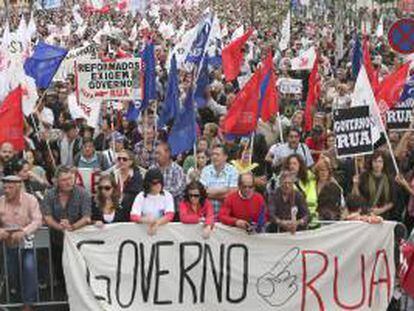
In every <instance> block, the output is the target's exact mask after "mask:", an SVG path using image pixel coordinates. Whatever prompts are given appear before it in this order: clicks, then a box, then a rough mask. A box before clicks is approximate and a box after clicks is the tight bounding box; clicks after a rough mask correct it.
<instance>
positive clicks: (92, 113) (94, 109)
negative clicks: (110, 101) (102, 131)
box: [68, 93, 101, 128]
mask: <svg viewBox="0 0 414 311" xmlns="http://www.w3.org/2000/svg"><path fill="white" fill-rule="evenodd" d="M68 108H69V113H70V114H71V116H72V118H73V119H85V120H86V123H87V124H88V126H90V127H93V128H96V127H97V126H98V122H99V113H100V111H101V106H100V102H99V101H97V102H91V103H87V104H82V105H81V104H79V103H78V99H77V98H76V94H75V93H71V94H69V95H68Z"/></svg>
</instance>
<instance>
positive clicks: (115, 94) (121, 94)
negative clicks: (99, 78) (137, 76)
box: [110, 89, 129, 97]
mask: <svg viewBox="0 0 414 311" xmlns="http://www.w3.org/2000/svg"><path fill="white" fill-rule="evenodd" d="M110 96H112V97H127V96H129V91H128V90H127V89H122V90H111V91H110Z"/></svg>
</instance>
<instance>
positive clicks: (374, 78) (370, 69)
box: [362, 38, 379, 94]
mask: <svg viewBox="0 0 414 311" xmlns="http://www.w3.org/2000/svg"><path fill="white" fill-rule="evenodd" d="M362 59H363V63H364V66H365V70H366V71H367V75H368V78H369V82H371V86H372V89H373V91H374V94H375V92H376V90H377V89H378V84H379V82H378V73H377V71H376V70H375V69H374V66H372V63H371V54H370V53H369V42H368V39H367V38H364V41H363V44H362Z"/></svg>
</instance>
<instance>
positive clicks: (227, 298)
mask: <svg viewBox="0 0 414 311" xmlns="http://www.w3.org/2000/svg"><path fill="white" fill-rule="evenodd" d="M393 229H394V223H391V222H386V223H383V224H380V225H369V224H366V223H359V222H343V223H338V224H335V225H329V226H326V227H323V228H322V229H318V230H316V231H309V232H298V233H297V234H296V235H291V234H290V233H283V234H261V235H248V234H247V233H246V232H244V231H242V230H239V229H235V228H229V227H225V226H222V225H217V226H216V228H215V230H214V232H213V234H212V235H211V237H210V239H208V240H203V239H202V238H201V234H202V227H201V226H200V225H182V224H168V225H166V226H164V227H162V228H160V229H159V231H158V233H157V235H156V236H148V235H147V231H146V227H145V226H144V225H137V224H115V225H109V226H107V227H104V228H103V229H99V228H94V227H88V228H85V229H83V230H80V231H77V232H68V233H66V235H65V248H64V255H63V265H64V271H65V277H66V284H67V291H68V295H69V304H70V308H71V310H83V311H84V310H91V311H96V310H177V311H178V310H191V311H194V310H200V311H201V310H238V311H242V310H283V311H285V310H293V311H297V310H303V311H305V310H310V311H317V310H329V311H333V310H386V308H387V306H388V302H389V301H390V299H391V296H392V293H393V288H394V274H395V268H394V251H393V249H394V248H393V247H394V233H393V232H394V231H393Z"/></svg>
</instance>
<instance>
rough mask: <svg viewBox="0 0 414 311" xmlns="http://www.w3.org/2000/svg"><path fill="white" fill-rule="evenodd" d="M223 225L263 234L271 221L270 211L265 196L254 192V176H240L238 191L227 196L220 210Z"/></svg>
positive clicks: (249, 174)
mask: <svg viewBox="0 0 414 311" xmlns="http://www.w3.org/2000/svg"><path fill="white" fill-rule="evenodd" d="M218 219H219V221H220V222H221V223H223V224H225V225H228V226H234V227H237V228H240V229H244V230H246V232H248V233H251V232H253V231H255V232H258V233H259V232H262V230H264V228H265V226H266V224H267V222H268V220H269V210H268V208H267V206H266V203H265V200H264V198H263V196H262V195H261V194H260V193H258V192H256V191H255V190H254V175H253V173H252V172H246V173H242V174H240V175H239V178H238V190H237V191H234V192H232V193H230V194H229V195H227V197H226V199H225V200H224V202H223V205H222V206H221V208H220V212H219V215H218Z"/></svg>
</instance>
